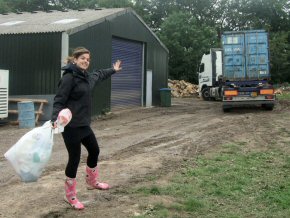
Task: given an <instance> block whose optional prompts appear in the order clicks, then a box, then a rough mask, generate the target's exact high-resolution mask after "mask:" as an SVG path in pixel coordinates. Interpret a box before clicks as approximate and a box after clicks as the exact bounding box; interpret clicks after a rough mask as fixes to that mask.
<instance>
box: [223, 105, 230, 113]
mask: <svg viewBox="0 0 290 218" xmlns="http://www.w3.org/2000/svg"><path fill="white" fill-rule="evenodd" d="M230 111H231V108H230V107H228V106H223V112H224V113H228V112H230Z"/></svg>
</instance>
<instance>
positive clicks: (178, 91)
mask: <svg viewBox="0 0 290 218" xmlns="http://www.w3.org/2000/svg"><path fill="white" fill-rule="evenodd" d="M168 87H169V88H170V89H171V96H172V97H175V98H182V97H191V96H196V95H197V94H198V85H195V84H191V83H189V82H185V81H184V80H170V79H169V80H168Z"/></svg>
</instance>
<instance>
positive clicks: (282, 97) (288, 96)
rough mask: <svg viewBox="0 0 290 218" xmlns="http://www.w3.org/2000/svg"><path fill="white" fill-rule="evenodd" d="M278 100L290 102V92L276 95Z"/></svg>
mask: <svg viewBox="0 0 290 218" xmlns="http://www.w3.org/2000/svg"><path fill="white" fill-rule="evenodd" d="M276 97H277V99H278V100H290V92H284V93H283V94H281V95H276Z"/></svg>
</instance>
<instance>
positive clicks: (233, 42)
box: [198, 30, 276, 112]
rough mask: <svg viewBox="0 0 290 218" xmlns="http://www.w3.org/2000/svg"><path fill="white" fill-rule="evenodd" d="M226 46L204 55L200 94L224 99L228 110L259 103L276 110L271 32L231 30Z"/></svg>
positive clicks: (225, 41) (201, 68)
mask: <svg viewBox="0 0 290 218" xmlns="http://www.w3.org/2000/svg"><path fill="white" fill-rule="evenodd" d="M221 40H222V48H212V49H210V52H209V54H204V55H203V57H202V59H201V63H200V66H199V72H198V80H199V90H198V91H199V95H200V96H202V98H203V99H204V100H220V101H222V109H223V111H224V112H228V111H230V109H231V108H234V107H243V106H246V105H252V106H254V105H258V106H261V107H263V108H265V109H266V110H273V108H274V106H275V102H276V96H275V92H274V87H273V85H272V84H271V74H270V63H269V41H268V33H267V32H266V31H264V30H247V31H227V32H224V33H223V34H222V37H221Z"/></svg>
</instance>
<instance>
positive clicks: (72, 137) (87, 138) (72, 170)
mask: <svg viewBox="0 0 290 218" xmlns="http://www.w3.org/2000/svg"><path fill="white" fill-rule="evenodd" d="M62 137H63V140H64V143H65V146H66V149H67V151H68V163H67V166H66V169H65V175H66V176H67V177H69V178H76V175H77V169H78V166H79V163H80V158H81V144H83V145H84V146H85V148H86V149H87V151H88V158H87V165H88V167H90V168H94V167H96V166H97V163H98V157H99V153H100V149H99V145H98V142H97V139H96V137H95V134H94V133H93V131H92V129H91V128H90V127H89V126H82V127H76V128H72V127H68V126H66V127H65V130H64V132H63V133H62Z"/></svg>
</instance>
